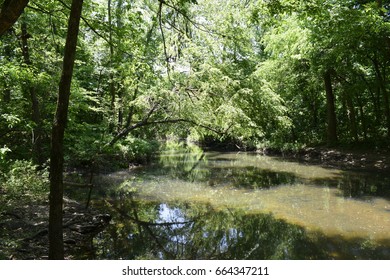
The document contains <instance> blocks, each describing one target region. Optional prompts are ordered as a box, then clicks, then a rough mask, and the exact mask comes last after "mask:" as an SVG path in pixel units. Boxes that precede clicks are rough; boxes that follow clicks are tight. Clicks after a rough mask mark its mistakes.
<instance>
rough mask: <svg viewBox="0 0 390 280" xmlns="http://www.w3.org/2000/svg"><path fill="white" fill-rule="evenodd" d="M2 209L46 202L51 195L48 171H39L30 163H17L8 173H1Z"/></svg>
mask: <svg viewBox="0 0 390 280" xmlns="http://www.w3.org/2000/svg"><path fill="white" fill-rule="evenodd" d="M0 186H1V188H0V189H1V190H2V192H4V195H2V198H1V199H2V203H1V206H2V207H8V206H10V205H12V204H13V203H15V202H17V203H19V204H21V203H32V202H36V201H46V200H47V195H48V193H49V181H48V171H47V170H46V169H44V170H37V166H35V165H33V164H32V163H31V162H29V161H19V160H18V161H15V162H13V163H12V164H10V165H9V166H8V169H7V171H5V172H2V173H0Z"/></svg>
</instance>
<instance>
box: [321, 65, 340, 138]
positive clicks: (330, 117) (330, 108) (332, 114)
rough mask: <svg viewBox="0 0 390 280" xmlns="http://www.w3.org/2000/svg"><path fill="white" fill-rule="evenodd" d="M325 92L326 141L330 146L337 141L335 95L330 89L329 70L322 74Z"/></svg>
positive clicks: (330, 78)
mask: <svg viewBox="0 0 390 280" xmlns="http://www.w3.org/2000/svg"><path fill="white" fill-rule="evenodd" d="M324 83H325V92H326V109H327V125H328V128H327V143H328V145H329V146H332V145H334V144H336V143H337V120H336V109H335V97H334V94H333V89H332V77H331V75H330V70H328V71H326V72H325V75H324Z"/></svg>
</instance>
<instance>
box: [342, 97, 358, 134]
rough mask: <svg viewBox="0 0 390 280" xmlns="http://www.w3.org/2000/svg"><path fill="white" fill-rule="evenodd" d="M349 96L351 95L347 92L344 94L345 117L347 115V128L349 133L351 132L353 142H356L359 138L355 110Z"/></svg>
mask: <svg viewBox="0 0 390 280" xmlns="http://www.w3.org/2000/svg"><path fill="white" fill-rule="evenodd" d="M350 94H351V93H349V92H346V93H345V94H344V96H345V101H346V105H347V115H348V119H349V127H350V131H351V134H352V137H353V140H354V141H358V140H359V136H358V128H357V121H356V110H355V107H354V104H353V100H352V97H351V95H350Z"/></svg>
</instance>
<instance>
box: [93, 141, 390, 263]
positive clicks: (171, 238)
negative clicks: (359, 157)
mask: <svg viewBox="0 0 390 280" xmlns="http://www.w3.org/2000/svg"><path fill="white" fill-rule="evenodd" d="M94 184H95V185H97V188H96V189H95V190H94V192H93V198H92V204H93V206H94V207H97V208H99V209H101V210H102V211H105V212H108V213H110V215H111V216H112V221H111V224H110V225H109V226H108V227H107V228H106V229H105V230H104V231H102V232H100V233H99V234H98V235H96V236H95V237H94V239H93V255H92V258H95V259H390V202H389V200H390V177H389V176H386V175H385V174H379V173H378V174H374V173H372V172H371V173H365V172H351V171H343V170H339V169H331V168H324V167H321V166H318V165H310V164H307V163H298V162H292V161H288V160H286V159H283V158H278V157H267V156H261V155H258V154H255V153H226V152H204V151H203V150H201V149H200V148H198V147H182V148H181V149H179V150H177V149H171V150H167V151H165V152H164V153H162V154H161V155H159V157H158V158H157V159H156V161H155V162H153V163H152V164H150V165H147V166H141V167H136V168H132V169H130V170H122V171H118V172H114V173H110V174H105V175H99V177H96V178H95V179H94ZM89 257H91V256H89Z"/></svg>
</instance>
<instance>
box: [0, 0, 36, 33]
mask: <svg viewBox="0 0 390 280" xmlns="http://www.w3.org/2000/svg"><path fill="white" fill-rule="evenodd" d="M28 2H29V0H5V1H4V2H3V6H2V7H1V11H0V36H1V35H3V34H4V33H5V32H6V31H7V30H8V29H10V28H11V27H12V25H14V23H15V22H16V21H17V20H18V18H19V17H20V15H21V14H22V13H23V10H24V8H25V7H26V6H27V4H28Z"/></svg>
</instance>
